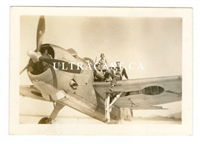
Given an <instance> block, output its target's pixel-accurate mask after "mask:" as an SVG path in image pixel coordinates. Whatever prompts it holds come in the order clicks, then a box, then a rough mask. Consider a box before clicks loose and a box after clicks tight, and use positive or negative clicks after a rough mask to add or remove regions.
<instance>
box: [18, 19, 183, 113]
mask: <svg viewBox="0 0 200 144" xmlns="http://www.w3.org/2000/svg"><path fill="white" fill-rule="evenodd" d="M38 19H39V17H38V16H22V17H21V19H20V62H21V63H20V70H22V69H23V68H24V67H25V66H26V64H27V63H28V60H29V57H28V56H27V54H26V53H27V51H28V50H35V49H36V30H37V24H38ZM45 20H46V31H45V36H44V41H43V43H51V44H55V45H58V46H61V47H63V48H65V49H68V48H74V49H75V50H76V51H77V53H78V55H79V56H80V57H90V58H92V59H93V60H95V58H96V57H97V58H98V60H99V56H100V54H101V53H104V54H105V56H106V59H107V60H108V62H109V63H110V62H116V61H122V62H124V63H125V64H124V67H125V68H127V73H128V76H129V78H131V79H135V78H149V77H160V76H173V75H181V64H182V61H181V58H182V45H181V44H182V19H181V18H140V17H135V18H129V17H52V16H51V17H49V16H46V17H45ZM131 62H135V63H136V65H135V66H134V70H130V69H129V68H128V64H129V63H131ZM139 63H141V64H142V66H143V68H144V70H141V69H139V70H138V69H137V68H138V66H139ZM20 84H31V83H30V81H29V79H28V77H27V73H26V72H24V73H22V74H21V75H20ZM29 102H30V103H31V101H27V100H26V99H24V98H20V103H21V104H20V108H21V109H20V110H22V111H23V113H31V111H29V110H27V109H24V107H29V106H30V103H29ZM32 102H33V101H32ZM33 103H34V102H33ZM36 103H37V102H36ZM42 103H43V102H42ZM41 105H43V104H41ZM167 106H168V107H170V108H171V109H172V110H174V111H165V112H163V111H162V112H160V111H156V112H155V113H159V114H165V115H168V114H169V113H174V112H180V111H181V103H180V102H178V103H173V104H169V105H167ZM22 107H23V108H22ZM39 108H40V104H39V103H38V109H39ZM32 109H35V108H34V106H33V107H32ZM24 110H27V111H24ZM35 110H37V109H35ZM67 111H69V109H68V110H67ZM70 111H71V110H70ZM40 112H41V113H42V112H44V113H45V111H44V110H39V111H36V114H38V113H40ZM135 113H136V114H137V113H139V114H138V115H141V114H142V113H143V115H152V114H153V112H152V113H150V112H149V111H148V112H146V111H143V112H142V111H139V112H138V111H136V112H135Z"/></svg>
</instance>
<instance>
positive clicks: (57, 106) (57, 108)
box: [38, 102, 64, 124]
mask: <svg viewBox="0 0 200 144" xmlns="http://www.w3.org/2000/svg"><path fill="white" fill-rule="evenodd" d="M63 107H64V105H63V104H61V103H59V102H56V103H54V109H53V111H52V113H51V115H50V116H49V117H44V118H42V119H41V120H40V121H39V122H38V124H52V121H53V120H54V119H55V118H56V116H57V115H58V113H59V111H60V110H61V109H62V108H63Z"/></svg>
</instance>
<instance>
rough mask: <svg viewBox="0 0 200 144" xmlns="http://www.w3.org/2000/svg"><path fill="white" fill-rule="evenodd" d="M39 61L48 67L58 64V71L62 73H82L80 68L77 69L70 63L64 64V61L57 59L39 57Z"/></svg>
mask: <svg viewBox="0 0 200 144" xmlns="http://www.w3.org/2000/svg"><path fill="white" fill-rule="evenodd" d="M39 60H40V61H44V62H46V63H48V64H50V65H56V63H57V64H60V66H58V67H59V68H58V69H59V70H61V71H64V72H69V73H76V74H80V73H81V72H82V70H81V68H79V67H78V66H77V65H75V64H73V63H70V62H66V61H62V60H58V59H50V58H47V57H44V56H40V57H39Z"/></svg>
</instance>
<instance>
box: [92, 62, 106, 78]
mask: <svg viewBox="0 0 200 144" xmlns="http://www.w3.org/2000/svg"><path fill="white" fill-rule="evenodd" d="M103 80H104V73H103V71H102V69H101V68H100V65H99V64H96V68H95V70H94V81H99V82H100V81H103Z"/></svg>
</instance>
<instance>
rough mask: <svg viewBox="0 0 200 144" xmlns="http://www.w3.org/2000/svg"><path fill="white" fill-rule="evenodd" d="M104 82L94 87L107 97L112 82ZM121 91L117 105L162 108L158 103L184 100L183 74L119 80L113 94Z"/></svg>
mask: <svg viewBox="0 0 200 144" xmlns="http://www.w3.org/2000/svg"><path fill="white" fill-rule="evenodd" d="M103 83H104V84H103ZM103 83H102V82H98V83H94V88H95V90H96V91H97V93H99V95H100V96H101V97H102V98H103V99H105V98H106V91H108V87H109V85H110V84H109V83H105V82H103ZM119 92H123V94H122V95H121V97H120V98H118V100H117V101H116V102H115V103H114V105H115V106H117V107H124V108H125V107H128V108H132V109H162V107H160V106H156V105H160V104H165V103H171V102H176V101H181V100H182V78H181V76H173V77H160V78H147V79H135V80H134V79H133V80H122V81H118V82H117V85H116V86H115V87H114V89H113V95H115V93H116V94H117V93H119Z"/></svg>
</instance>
